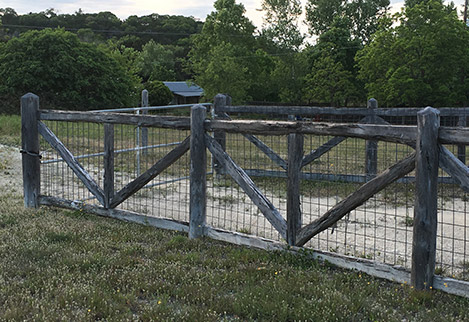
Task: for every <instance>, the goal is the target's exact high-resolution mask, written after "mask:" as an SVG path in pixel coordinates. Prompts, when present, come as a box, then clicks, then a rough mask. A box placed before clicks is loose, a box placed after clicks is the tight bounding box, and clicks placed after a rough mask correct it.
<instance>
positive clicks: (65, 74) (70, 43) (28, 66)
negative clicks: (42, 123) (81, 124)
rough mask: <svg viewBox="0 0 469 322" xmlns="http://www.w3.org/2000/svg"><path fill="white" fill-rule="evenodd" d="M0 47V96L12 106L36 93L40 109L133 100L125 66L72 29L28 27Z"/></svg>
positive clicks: (101, 105) (131, 81) (135, 85)
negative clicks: (30, 93)
mask: <svg viewBox="0 0 469 322" xmlns="http://www.w3.org/2000/svg"><path fill="white" fill-rule="evenodd" d="M0 49H1V51H0V96H1V97H2V99H4V100H6V101H12V102H13V101H15V102H16V104H15V106H14V108H15V109H17V102H18V100H19V98H20V96H22V95H23V94H25V93H27V92H33V93H35V94H37V95H39V97H40V98H41V106H42V107H43V108H61V109H85V110H86V109H90V108H106V107H108V108H110V107H114V108H117V107H122V106H131V105H136V103H137V101H136V98H137V90H138V89H139V85H138V83H136V79H135V78H132V77H130V75H129V71H127V70H126V68H125V66H123V65H122V63H120V62H119V61H117V60H116V59H115V58H114V57H112V55H110V54H109V53H108V52H107V51H105V50H103V49H101V48H97V47H96V46H93V45H90V44H87V43H83V42H81V41H80V40H79V39H78V37H77V36H76V35H74V34H72V33H69V32H66V31H64V30H61V29H58V30H51V29H45V30H42V31H29V32H26V33H24V34H22V35H21V36H20V37H18V38H13V39H11V40H10V41H8V43H6V44H5V45H4V46H2V47H0ZM3 112H16V111H14V110H13V111H12V110H7V111H3Z"/></svg>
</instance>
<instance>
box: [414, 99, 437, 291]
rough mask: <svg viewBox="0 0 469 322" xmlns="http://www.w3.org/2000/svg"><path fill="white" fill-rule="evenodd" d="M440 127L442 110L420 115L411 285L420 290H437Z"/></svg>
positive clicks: (425, 112)
mask: <svg viewBox="0 0 469 322" xmlns="http://www.w3.org/2000/svg"><path fill="white" fill-rule="evenodd" d="M439 127H440V112H439V111H438V110H436V109H434V108H431V107H427V108H425V109H424V110H423V111H420V112H418V113H417V128H418V134H417V142H416V143H417V144H416V146H417V149H416V152H417V155H416V160H415V171H416V174H415V190H416V192H415V193H416V195H415V207H414V231H413V241H412V269H411V284H412V286H413V287H414V288H415V289H418V290H428V289H430V287H433V276H434V273H435V254H436V229H437V197H438V195H437V182H438V163H439V160H438V156H439V147H438V129H439Z"/></svg>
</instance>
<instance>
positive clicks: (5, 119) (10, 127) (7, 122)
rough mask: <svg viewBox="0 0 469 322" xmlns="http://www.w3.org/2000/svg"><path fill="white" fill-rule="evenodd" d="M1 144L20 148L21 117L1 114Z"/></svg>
mask: <svg viewBox="0 0 469 322" xmlns="http://www.w3.org/2000/svg"><path fill="white" fill-rule="evenodd" d="M0 144H5V145H14V146H19V145H20V144H21V117H20V116H19V115H3V114H0Z"/></svg>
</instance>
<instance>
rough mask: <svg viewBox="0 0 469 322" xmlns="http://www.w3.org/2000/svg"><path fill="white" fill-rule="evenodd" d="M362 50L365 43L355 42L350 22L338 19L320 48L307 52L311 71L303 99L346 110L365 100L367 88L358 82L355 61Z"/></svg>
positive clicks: (310, 48) (322, 37)
mask: <svg viewBox="0 0 469 322" xmlns="http://www.w3.org/2000/svg"><path fill="white" fill-rule="evenodd" d="M361 48H362V44H361V41H360V40H359V39H353V38H352V35H351V31H350V30H349V29H348V18H346V17H344V18H341V17H335V18H334V21H333V22H332V24H331V27H330V28H329V29H328V30H327V31H325V32H324V33H322V34H321V35H320V37H319V39H318V41H317V44H316V45H315V46H312V47H309V48H307V56H308V61H309V64H310V67H309V74H308V76H307V77H306V80H305V82H306V85H305V86H307V90H306V93H305V95H304V96H303V97H304V98H305V99H307V100H308V101H310V102H312V101H315V102H317V103H328V104H332V105H345V106H347V105H348V104H349V103H358V102H360V101H362V100H364V91H363V84H362V82H360V81H359V80H357V73H358V71H357V68H356V64H355V60H354V58H355V55H356V53H357V51H358V50H359V49H361ZM319 75H321V76H319ZM341 76H343V78H341ZM321 77H324V79H321ZM335 80H337V82H338V83H337V84H336V85H334V84H332V82H333V81H335ZM326 88H329V89H330V91H331V93H330V96H329V95H326V93H325V91H326ZM314 91H317V92H318V93H314ZM319 93H322V94H319Z"/></svg>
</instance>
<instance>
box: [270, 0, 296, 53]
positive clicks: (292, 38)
mask: <svg viewBox="0 0 469 322" xmlns="http://www.w3.org/2000/svg"><path fill="white" fill-rule="evenodd" d="M262 10H264V11H265V17H264V23H265V25H264V28H263V31H262V32H263V34H264V35H265V36H266V37H267V38H268V39H270V40H272V41H273V42H274V43H275V44H276V45H277V46H278V47H279V48H280V49H281V50H283V51H285V50H288V51H291V50H293V51H297V50H298V49H299V48H300V46H301V44H302V43H303V40H304V36H303V35H302V34H301V32H300V30H299V28H298V19H299V17H300V15H301V12H302V10H301V2H300V1H299V0H263V2H262Z"/></svg>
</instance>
